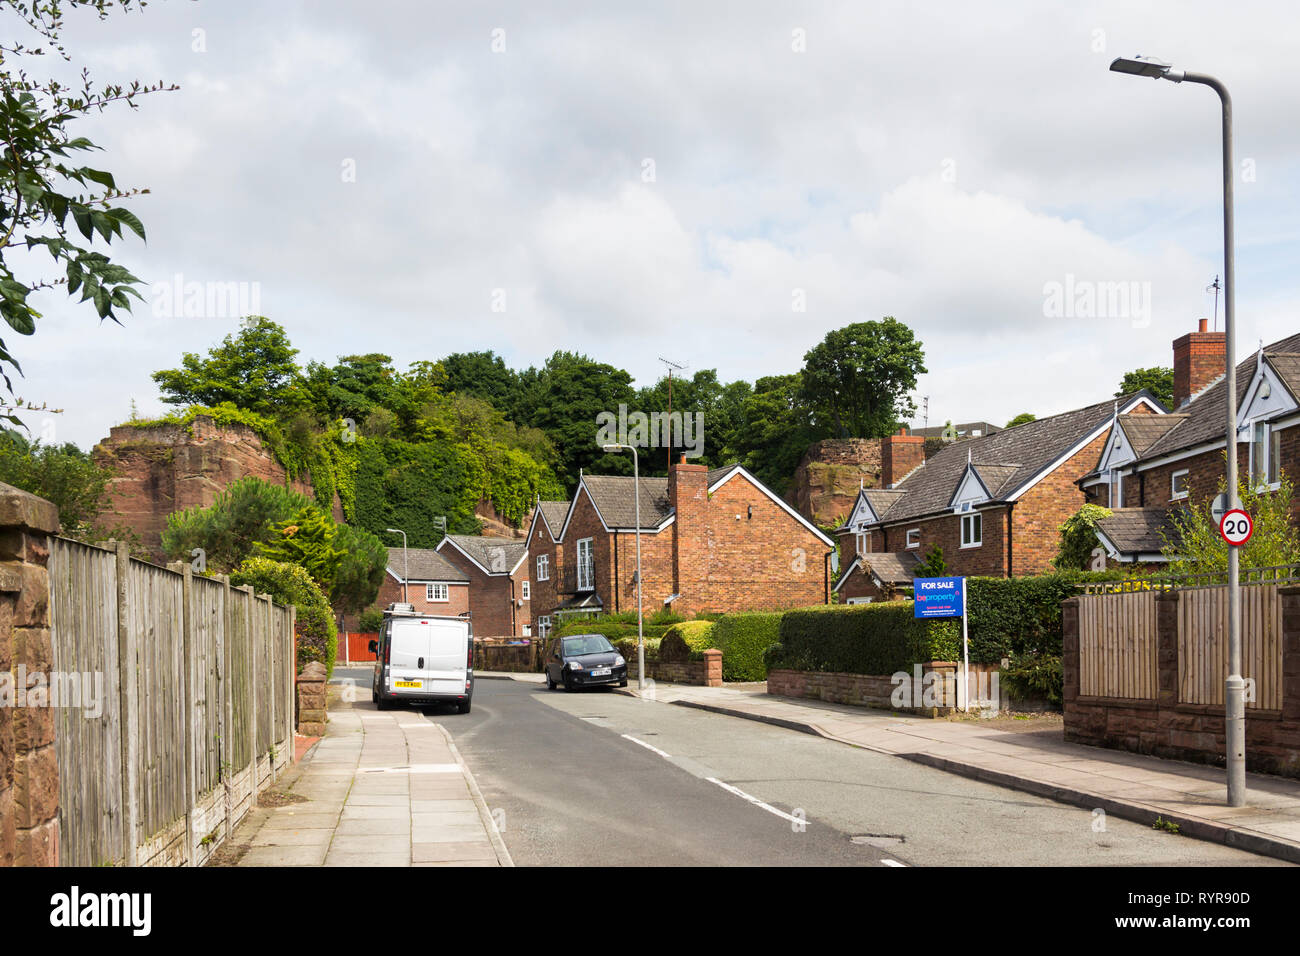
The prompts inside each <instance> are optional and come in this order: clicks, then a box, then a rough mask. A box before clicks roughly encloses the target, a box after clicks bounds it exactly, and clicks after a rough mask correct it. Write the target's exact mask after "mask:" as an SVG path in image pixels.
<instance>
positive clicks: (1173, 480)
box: [1169, 468, 1191, 501]
mask: <svg viewBox="0 0 1300 956" xmlns="http://www.w3.org/2000/svg"><path fill="white" fill-rule="evenodd" d="M1180 477H1181V478H1187V483H1185V484H1184V485H1183V490H1182V491H1179V490H1178V479H1179V478H1180ZM1190 483H1191V477H1190V470H1189V469H1187V468H1180V469H1178V470H1177V471H1175V472H1174V473H1173V474H1171V475H1170V476H1169V500H1170V501H1180V500H1182V499H1183V498H1186V497H1187V495H1188V491H1189V488H1190Z"/></svg>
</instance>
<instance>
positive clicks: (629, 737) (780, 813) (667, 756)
mask: <svg viewBox="0 0 1300 956" xmlns="http://www.w3.org/2000/svg"><path fill="white" fill-rule="evenodd" d="M621 736H622V737H623V739H624V740H630V741H632V743H634V744H640V745H641V746H642V747H644V748H645V749H646V750H650V751H653V752H654V753H657V754H658V755H659V756H661V757H663V758H664V759H665V760H672V759H673V755H672V754H670V753H665V752H664V751H662V750H660V749H659V748H658V747H656V746H654V745H653V744H648V743H646V742H645V741H644V740H638V739H637V738H636V737H633V736H632V735H631V734H622V735H621ZM704 779H705V780H707V781H709V783H714V784H717V785H718V786H719V787H721V788H722V789H723V790H726V791H727V792H728V793H733V794H735V795H736V796H738V797H740V798H741V799H742V800H747V801H749V802H750V803H752V804H753V805H754V806H756V807H762V808H763V809H764V810H766V811H767V812H768V813H773V814H775V815H776V816H778V817H780V818H781V819H782V820H788V821H790V822H791V823H797V824H799V825H800V826H807V825H808V821H807V820H805V819H803V818H801V817H796V816H794V815H792V814H789V813H786V812H785V811H784V810H778V809H777V808H776V807H774V806H772V805H771V804H770V803H764V802H763V801H762V800H760V799H758V797H755V796H752V795H751V794H748V793H746V792H745V791H744V790H741V789H740V788H739V787H733V786H732V785H731V784H729V783H723V782H722V781H721V780H719V779H718V778H717V777H705V778H704Z"/></svg>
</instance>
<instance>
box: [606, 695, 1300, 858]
mask: <svg viewBox="0 0 1300 956" xmlns="http://www.w3.org/2000/svg"><path fill="white" fill-rule="evenodd" d="M624 693H632V694H634V695H635V694H636V689H635V687H632V688H629V689H628V690H627V691H624ZM653 699H654V700H656V701H659V702H662V703H672V704H678V705H682V706H687V707H693V708H697V709H700V710H707V711H711V712H713V713H719V714H726V715H728V716H733V717H743V718H746V719H749V720H755V721H761V722H763V723H768V724H773V725H776V726H781V727H786V728H788V729H792V730H800V731H803V732H805V733H810V734H816V735H818V736H821V737H825V738H827V739H829V740H836V741H839V742H841V743H846V744H850V745H852V746H854V747H861V748H864V749H867V750H872V751H875V752H877V753H882V754H891V755H893V756H896V757H902V758H905V759H907V760H911V761H913V762H916V763H920V764H924V765H927V766H930V767H935V768H938V769H940V770H945V771H948V772H951V773H958V774H961V775H963V776H966V777H971V778H973V779H976V780H982V781H985V782H988V783H993V784H998V785H1000V786H1005V787H1011V788H1013V789H1016V790H1021V791H1024V792H1026V793H1032V794H1037V795H1039V796H1043V797H1048V798H1050V799H1053V800H1060V801H1063V802H1066V803H1072V804H1075V805H1076V806H1080V807H1085V808H1089V809H1093V808H1100V809H1102V810H1104V811H1105V812H1106V813H1108V814H1112V815H1114V816H1117V817H1121V818H1123V819H1127V820H1133V821H1135V822H1138V823H1145V824H1148V825H1149V824H1151V823H1154V822H1155V820H1156V819H1157V818H1161V819H1164V820H1166V821H1170V822H1173V823H1176V824H1178V826H1179V828H1180V831H1181V832H1182V833H1184V834H1186V835H1188V836H1192V837H1196V838H1199V839H1204V840H1213V841H1215V842H1219V843H1222V844H1224V845H1226V846H1231V847H1237V848H1240V849H1243V850H1247V851H1249V852H1252V853H1260V854H1265V855H1268V856H1273V857H1277V858H1278V859H1282V860H1287V861H1289V862H1292V863H1300V781H1293V780H1287V779H1283V778H1279V777H1272V776H1266V775H1263V774H1248V775H1247V787H1248V790H1249V794H1248V805H1247V806H1245V807H1238V808H1230V807H1227V806H1225V803H1226V801H1227V788H1226V783H1225V780H1224V772H1223V771H1222V770H1220V769H1216V768H1214V767H1209V766H1203V765H1200V764H1192V763H1184V762H1181V761H1176V760H1164V759H1162V758H1159V757H1150V756H1144V755H1141V754H1130V753H1126V752H1123V751H1115V750H1104V749H1101V748H1097V747H1088V746H1085V745H1082V744H1072V743H1067V742H1066V741H1065V740H1063V739H1062V738H1061V736H1060V734H1041V733H1014V732H1009V731H1005V730H998V729H995V728H992V727H989V726H987V725H982V722H980V721H966V720H963V721H950V720H933V719H928V718H923V717H910V716H902V715H894V714H890V713H887V712H885V711H878V710H869V709H866V708H860V707H849V706H845V705H839V704H827V703H823V702H821V701H813V700H798V699H793V698H785V697H774V696H772V695H769V694H768V693H766V689H765V686H764V685H748V686H746V687H745V688H743V689H737V688H727V687H688V686H684V685H674V684H664V683H659V684H656V685H654V687H653Z"/></svg>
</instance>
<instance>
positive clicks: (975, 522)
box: [961, 511, 984, 548]
mask: <svg viewBox="0 0 1300 956" xmlns="http://www.w3.org/2000/svg"><path fill="white" fill-rule="evenodd" d="M983 543H984V516H983V515H982V514H980V513H979V512H978V511H977V512H975V513H974V514H969V515H962V516H961V546H962V547H963V548H978V547H979V546H980V545H981V544H983Z"/></svg>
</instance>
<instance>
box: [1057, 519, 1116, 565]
mask: <svg viewBox="0 0 1300 956" xmlns="http://www.w3.org/2000/svg"><path fill="white" fill-rule="evenodd" d="M1111 513H1112V512H1111V511H1110V509H1109V508H1103V507H1102V506H1101V505H1084V506H1083V507H1082V508H1080V509H1079V510H1078V511H1076V512H1075V513H1074V514H1072V515H1070V517H1068V518H1066V519H1065V522H1064V523H1063V524H1062V525H1061V528H1060V532H1061V543H1060V545H1058V547H1057V551H1056V557H1055V558H1053V559H1052V564H1053V566H1054V567H1056V569H1057V570H1059V571H1085V570H1087V569H1088V566H1089V564H1090V563H1091V562H1092V552H1093V551H1094V550H1095V549H1096V548H1097V547H1098V544H1099V542H1098V540H1097V524H1098V523H1099V522H1100V521H1101V520H1102V519H1103V518H1109V517H1110V516H1111Z"/></svg>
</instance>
